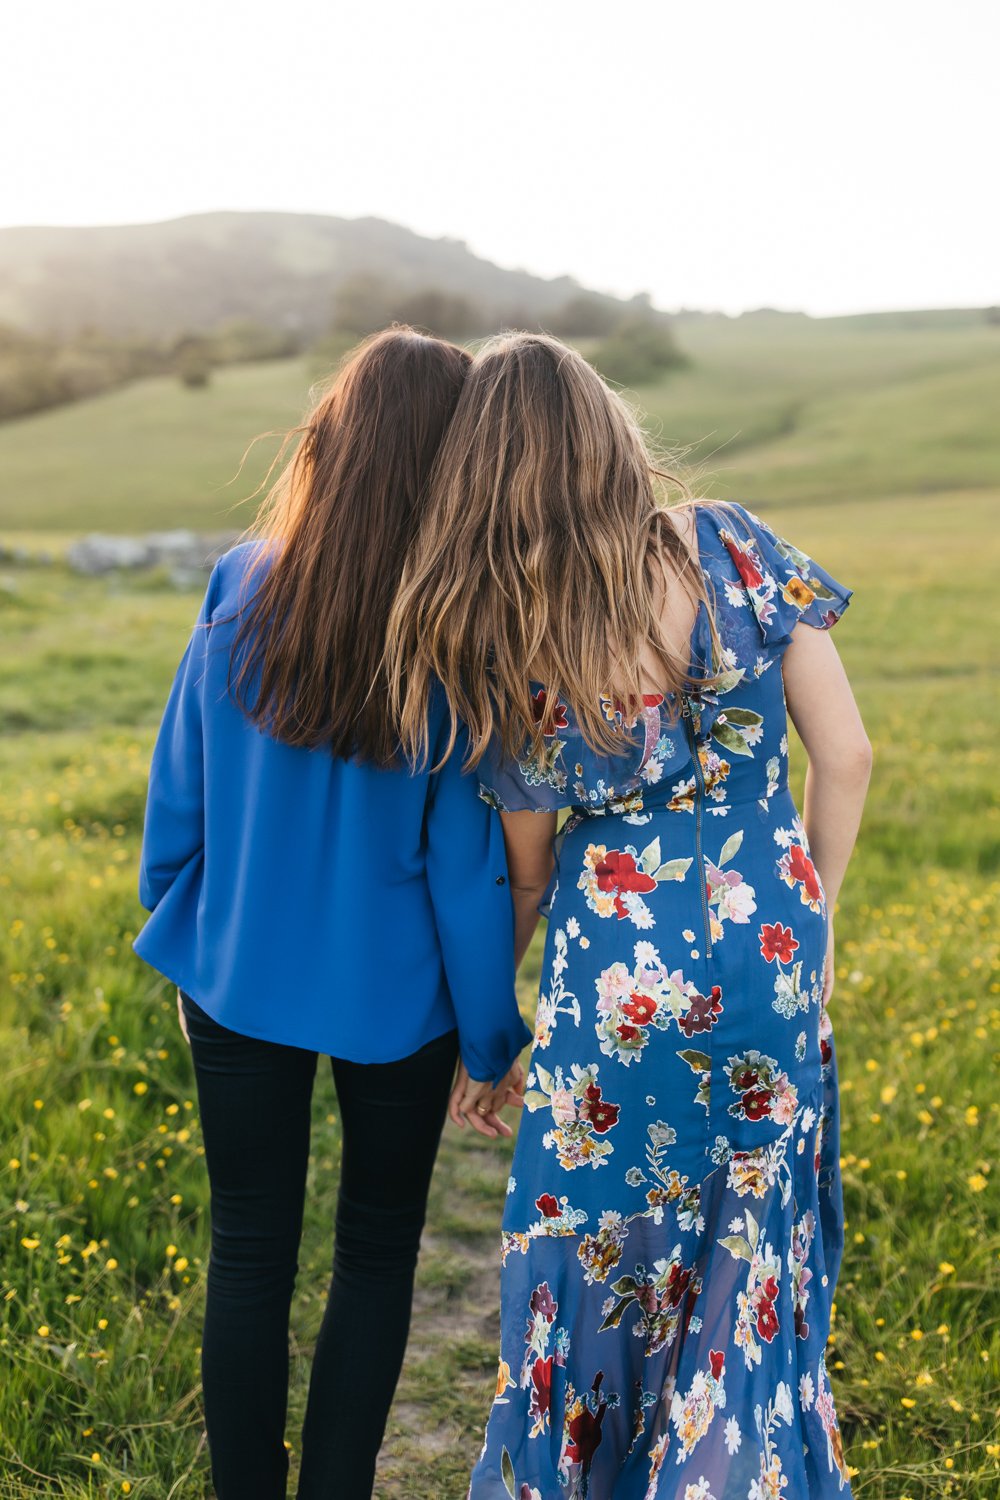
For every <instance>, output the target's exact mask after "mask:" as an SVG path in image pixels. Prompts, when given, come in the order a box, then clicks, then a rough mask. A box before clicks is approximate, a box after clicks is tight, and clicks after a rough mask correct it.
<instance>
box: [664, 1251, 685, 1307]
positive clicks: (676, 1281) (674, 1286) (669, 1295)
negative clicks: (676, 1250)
mask: <svg viewBox="0 0 1000 1500" xmlns="http://www.w3.org/2000/svg"><path fill="white" fill-rule="evenodd" d="M690 1280H691V1272H690V1271H685V1269H684V1267H683V1266H682V1265H680V1264H679V1263H676V1262H675V1264H674V1265H672V1266H671V1267H670V1275H669V1276H668V1277H667V1286H666V1290H665V1291H664V1293H663V1296H664V1299H665V1301H666V1302H667V1303H668V1304H669V1305H670V1306H671V1307H676V1306H677V1304H678V1303H679V1302H680V1300H681V1298H682V1297H683V1296H684V1293H685V1292H686V1291H687V1289H688V1283H689V1282H690Z"/></svg>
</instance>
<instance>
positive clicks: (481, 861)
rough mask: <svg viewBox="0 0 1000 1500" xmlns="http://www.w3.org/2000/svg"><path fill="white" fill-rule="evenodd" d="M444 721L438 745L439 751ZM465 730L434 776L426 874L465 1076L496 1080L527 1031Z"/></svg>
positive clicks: (491, 824) (506, 897)
mask: <svg viewBox="0 0 1000 1500" xmlns="http://www.w3.org/2000/svg"><path fill="white" fill-rule="evenodd" d="M446 731H447V725H445V727H444V732H443V733H442V735H441V736H440V738H439V740H438V742H437V743H436V745H435V758H437V757H439V756H440V755H441V753H442V752H443V750H444V748H445V744H446V740H447V733H446ZM467 753H468V737H467V731H466V730H465V727H464V726H460V728H459V734H458V739H457V742H456V745H455V748H454V750H453V751H452V754H451V755H450V756H449V758H448V760H447V761H445V763H444V765H443V766H442V767H441V769H440V770H439V771H436V772H434V773H433V775H432V776H431V778H430V780H431V787H430V791H429V801H428V810H427V882H428V887H429V890H430V896H431V904H432V907H433V910H434V921H435V926H436V927H437V932H438V939H439V942H440V944H441V956H442V960H443V963H444V971H445V977H446V979H447V982H448V989H449V991H450V993H451V999H452V1004H453V1006H454V1009H455V1018H456V1020H457V1022H458V1040H459V1047H460V1049H461V1054H462V1061H463V1062H464V1063H465V1066H466V1068H467V1069H468V1072H469V1076H470V1078H473V1079H476V1080H477V1081H479V1082H484V1081H486V1080H489V1081H491V1082H494V1083H495V1082H497V1081H498V1080H499V1079H500V1078H502V1077H503V1076H504V1074H505V1073H506V1072H507V1071H508V1069H509V1068H510V1067H511V1065H512V1063H513V1062H514V1061H515V1059H516V1058H517V1056H518V1054H519V1053H520V1051H521V1049H522V1048H523V1047H525V1046H526V1045H527V1044H528V1043H529V1042H530V1041H531V1032H530V1031H529V1029H528V1027H527V1026H526V1025H525V1023H524V1021H523V1020H522V1019H521V1016H520V1014H519V1013H518V1008H517V997H516V993H515V989H514V915H513V907H512V905H511V899H510V887H509V885H508V882H507V859H506V854H505V851H504V839H503V830H502V828H501V827H500V819H499V818H498V817H497V816H496V815H495V814H494V813H491V812H490V810H489V809H488V808H486V807H484V806H483V804H482V802H481V801H480V800H479V797H478V796H477V794H476V791H477V789H476V780H475V777H474V776H473V775H472V774H470V773H466V772H463V770H462V762H463V760H464V759H465V756H466V754H467Z"/></svg>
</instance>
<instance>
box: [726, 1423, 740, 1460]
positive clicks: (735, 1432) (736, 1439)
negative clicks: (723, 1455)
mask: <svg viewBox="0 0 1000 1500" xmlns="http://www.w3.org/2000/svg"><path fill="white" fill-rule="evenodd" d="M742 1441H743V1434H742V1432H741V1431H740V1424H739V1422H737V1420H736V1418H735V1417H728V1418H727V1419H726V1452H727V1453H728V1454H730V1455H732V1454H733V1453H738V1452H739V1451H740V1444H741V1443H742Z"/></svg>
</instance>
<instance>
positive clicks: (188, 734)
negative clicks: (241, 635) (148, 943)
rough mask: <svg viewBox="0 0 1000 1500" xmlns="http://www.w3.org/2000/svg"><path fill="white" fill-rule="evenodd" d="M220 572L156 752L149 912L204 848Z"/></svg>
mask: <svg viewBox="0 0 1000 1500" xmlns="http://www.w3.org/2000/svg"><path fill="white" fill-rule="evenodd" d="M219 568H220V564H219V563H216V565H215V568H214V569H213V571H212V576H211V578H210V579H209V582H208V588H207V590H206V592H205V599H204V602H203V603H202V606H201V610H200V611H199V614H198V619H197V621H196V623H195V627H194V630H193V632H192V634H191V639H190V640H189V642H188V645H187V650H186V651H185V652H184V655H183V657H182V658H181V663H180V666H179V667H178V668H177V673H176V676H175V677H174V683H173V687H172V689H171V692H170V697H169V699H168V700H167V706H166V708H165V710H164V713H163V719H162V722H161V724H160V729H159V733H158V734H157V737H156V745H155V748H154V750H153V759H152V763H151V765H150V770H149V790H148V792H147V795H146V813H145V820H144V825H143V837H142V854H141V857H140V861H139V900H140V901H141V902H142V904H143V906H144V907H145V908H146V909H147V911H153V910H155V908H156V906H157V905H158V903H159V902H160V901H161V900H162V898H163V897H164V896H165V895H166V893H167V891H168V890H169V889H170V886H171V885H172V883H173V881H174V880H176V878H177V876H178V874H179V873H180V871H181V870H182V869H183V868H184V866H185V865H186V864H187V863H188V862H189V860H191V859H193V858H194V857H195V855H197V854H198V853H200V851H201V849H202V847H203V846H204V841H205V785H204V756H203V751H202V719H203V714H202V709H203V703H202V696H203V692H204V682H205V667H206V663H207V657H208V650H209V644H208V643H209V635H210V624H211V619H212V610H213V608H214V607H215V601H216V598H217V594H218V588H219Z"/></svg>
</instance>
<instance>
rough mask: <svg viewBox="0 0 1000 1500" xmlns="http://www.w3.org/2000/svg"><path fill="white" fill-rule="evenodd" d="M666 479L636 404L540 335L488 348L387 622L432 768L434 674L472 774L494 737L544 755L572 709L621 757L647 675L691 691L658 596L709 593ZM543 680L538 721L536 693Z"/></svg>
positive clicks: (401, 703)
mask: <svg viewBox="0 0 1000 1500" xmlns="http://www.w3.org/2000/svg"><path fill="white" fill-rule="evenodd" d="M671 477H672V476H670V475H668V474H666V473H665V472H664V471H662V470H661V469H659V468H658V467H657V466H656V465H655V464H654V462H653V460H652V457H651V455H650V453H649V451H648V449H647V447H646V444H645V442H644V439H643V436H642V432H641V430H640V428H639V424H638V422H637V420H636V418H635V416H634V415H633V413H632V412H631V411H630V409H629V408H628V406H627V405H626V404H625V402H624V401H623V400H622V399H621V398H620V397H619V396H618V395H617V394H616V393H615V392H614V391H612V390H611V389H610V388H609V387H608V386H607V385H606V384H605V382H604V381H603V380H602V379H601V377H600V376H599V375H598V374H597V372H596V371H595V370H594V369H593V368H592V367H591V366H590V365H589V364H588V363H587V362H586V360H584V359H583V358H582V356H581V355H579V354H578V353H576V352H575V351H574V350H572V349H569V348H567V346H566V345H565V344H562V343H560V342H559V341H558V340H557V339H554V338H550V337H547V336H545V335H537V334H527V333H509V334H504V335H501V336H500V337H498V338H495V339H492V340H491V341H490V342H489V343H488V344H486V345H484V347H483V348H482V349H481V351H480V352H479V354H477V356H476V358H475V360H474V361H473V365H472V369H471V371H470V373H469V376H468V378H467V380H466V383H465V386H464V389H463V391H462V395H461V398H460V400H459V403H458V407H457V410H456V412H455V416H454V418H453V420H452V423H451V426H450V427H449V429H448V432H447V435H446V436H445V439H444V442H443V443H442V445H441V451H440V453H439V455H438V459H437V463H436V465H435V476H434V480H433V483H432V492H431V499H430V503H429V505H428V506H427V508H426V510H425V514H424V521H423V525H422V528H421V534H420V536H419V538H418V540H417V542H416V544H415V546H414V547H413V549H412V551H411V553H410V556H409V558H408V559H407V563H406V566H405V568H404V570H403V577H402V583H401V586H400V592H399V597H398V599H397V601H396V606H395V608H394V610H393V612H392V616H391V619H390V622H389V648H388V650H389V666H390V671H389V676H390V682H391V692H392V703H393V709H394V713H395V714H396V715H397V717H398V720H399V727H400V735H401V739H402V743H403V744H404V745H405V746H406V748H407V750H408V752H409V753H410V754H412V755H414V756H415V757H417V758H420V757H421V756H423V755H426V753H427V733H426V722H427V703H428V697H429V694H430V691H431V684H432V680H433V678H434V677H435V676H436V677H438V678H439V679H440V680H441V683H442V684H443V686H444V689H445V692H446V694H447V697H448V701H449V704H450V706H451V711H452V741H451V745H453V744H454V737H455V732H456V728H457V720H458V719H459V718H460V719H463V720H464V721H465V723H466V725H467V726H468V730H469V744H470V750H469V755H468V758H467V764H468V765H470V766H473V765H475V764H477V763H478V761H479V760H480V759H481V757H482V755H483V754H484V752H485V750H486V748H487V745H488V744H489V741H490V737H491V735H492V734H493V733H494V732H497V733H498V734H499V736H500V740H501V742H502V745H503V750H504V754H505V755H507V756H511V757H512V756H518V757H521V756H523V755H524V754H526V753H530V752H529V748H528V747H530V751H534V752H541V750H542V747H543V744H544V737H545V736H546V735H547V734H551V733H552V732H553V730H554V719H553V717H552V715H553V714H554V712H555V709H556V706H557V705H558V703H559V700H560V698H562V699H564V700H565V701H566V702H568V703H569V705H570V706H571V708H572V709H573V711H574V713H575V715H576V718H577V721H578V723H579V725H580V729H581V731H582V733H583V736H584V738H585V740H586V741H587V743H588V744H589V745H590V746H591V747H592V748H594V749H598V750H602V751H604V752H607V753H615V752H616V751H617V752H621V751H623V750H624V749H625V748H627V744H626V741H627V736H623V733H622V730H621V729H620V728H619V727H616V722H615V715H614V712H613V710H614V700H615V699H618V700H624V701H625V702H626V703H633V704H636V705H637V704H638V703H639V702H640V700H641V695H642V693H643V691H644V681H648V676H649V671H650V667H649V664H650V663H652V671H653V674H654V675H655V677H656V679H657V682H658V684H659V685H660V688H661V690H663V691H665V692H677V691H680V690H683V689H684V688H685V687H686V686H688V685H689V684H690V681H691V679H690V676H689V670H688V669H689V663H688V662H686V661H681V660H680V659H679V658H678V657H677V655H676V653H674V652H673V651H671V650H670V649H669V647H668V645H667V644H666V642H665V640H664V634H663V629H662V626H661V623H660V618H659V603H658V600H657V588H659V589H660V598H662V591H663V590H664V589H667V588H673V587H676V586H677V584H678V582H679V583H680V585H681V586H682V587H683V588H684V589H685V590H687V591H688V592H689V593H690V594H691V595H692V596H693V597H695V598H702V597H704V596H705V586H704V580H703V579H702V576H701V573H700V570H699V569H698V568H697V567H696V566H695V560H694V558H693V557H692V554H691V551H690V549H689V548H688V547H687V545H686V544H685V542H684V541H683V539H682V537H681V535H680V533H679V531H678V529H677V528H676V527H675V526H674V525H673V524H672V523H671V521H670V520H669V512H668V510H667V509H666V508H665V494H666V487H667V486H669V483H670V480H671ZM710 618H712V616H711V613H710ZM712 630H713V634H714V633H715V626H714V620H713V624H712ZM717 644H718V642H717V640H716V645H717ZM644 662H645V663H646V669H645V672H644V670H643V663H644ZM540 675H541V678H542V680H544V683H545V686H546V688H547V693H546V698H545V700H544V703H545V707H544V712H543V714H542V718H541V720H540V721H539V720H538V719H537V718H536V715H535V712H534V707H535V705H534V704H533V701H532V696H531V691H530V687H529V679H530V678H531V677H533V676H534V677H535V678H538V677H539V676H540ZM645 690H647V691H648V688H646V689H645ZM602 700H603V701H602ZM609 710H610V712H609ZM622 717H623V716H622V715H618V722H619V723H620V720H621V718H622ZM451 745H450V746H449V753H450V748H451Z"/></svg>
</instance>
